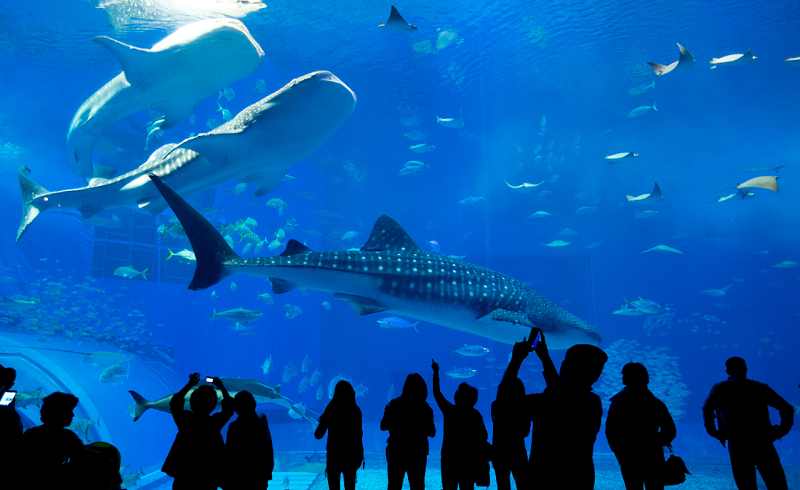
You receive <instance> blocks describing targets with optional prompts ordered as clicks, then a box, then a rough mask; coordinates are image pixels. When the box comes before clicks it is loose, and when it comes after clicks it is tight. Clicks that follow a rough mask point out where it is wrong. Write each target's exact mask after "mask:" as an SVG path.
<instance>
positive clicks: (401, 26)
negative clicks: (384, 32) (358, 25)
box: [378, 5, 418, 32]
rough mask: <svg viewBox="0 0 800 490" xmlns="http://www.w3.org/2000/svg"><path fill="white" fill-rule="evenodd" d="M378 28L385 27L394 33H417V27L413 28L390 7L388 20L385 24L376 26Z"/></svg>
mask: <svg viewBox="0 0 800 490" xmlns="http://www.w3.org/2000/svg"><path fill="white" fill-rule="evenodd" d="M378 27H385V28H387V29H389V30H390V31H395V32H414V31H417V30H418V29H417V26H413V25H411V24H409V23H408V22H406V20H405V19H404V18H403V16H402V15H400V12H398V11H397V9H396V8H394V5H392V11H391V12H390V13H389V20H387V21H386V23H385V24H378Z"/></svg>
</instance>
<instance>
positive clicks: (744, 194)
mask: <svg viewBox="0 0 800 490" xmlns="http://www.w3.org/2000/svg"><path fill="white" fill-rule="evenodd" d="M754 197H756V195H755V193H753V192H745V191H743V190H741V189H739V190H738V191H736V192H731V193H730V194H727V195H724V196H720V197H718V198H717V199H715V200H713V201H705V204H708V203H710V202H725V201H729V200H731V199H733V198H737V199H739V200H745V199H752V198H754Z"/></svg>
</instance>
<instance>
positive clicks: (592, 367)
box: [503, 328, 608, 490]
mask: <svg viewBox="0 0 800 490" xmlns="http://www.w3.org/2000/svg"><path fill="white" fill-rule="evenodd" d="M537 334H538V335H540V338H541V340H540V341H539V342H538V345H537V346H536V347H535V348H534V347H533V344H534V342H533V340H523V341H522V342H517V343H516V344H514V349H513V351H512V357H511V362H510V363H509V365H508V368H507V369H506V373H505V374H504V375H503V380H504V381H506V380H508V379H513V378H516V377H517V373H518V372H519V368H520V366H521V365H522V361H524V360H525V358H526V357H527V356H528V353H530V352H532V351H534V350H535V351H536V354H537V355H538V356H539V359H540V360H541V361H542V365H543V367H544V369H543V374H544V378H545V382H546V383H547V387H546V388H545V390H544V392H543V393H535V394H530V395H525V404H524V406H525V410H526V412H527V413H528V416H529V417H530V419H531V420H532V421H533V431H532V434H531V437H532V442H531V455H530V460H529V462H528V476H529V479H530V481H529V484H530V485H531V486H535V487H536V488H537V489H561V488H569V489H570V490H582V489H586V490H591V489H592V488H594V478H595V476H594V460H593V459H592V452H593V450H594V441H595V439H596V438H597V433H598V432H599V431H600V424H601V419H602V417H603V406H602V403H601V401H600V397H599V396H597V395H596V394H595V393H592V384H594V382H595V381H597V379H598V378H599V377H600V375H601V374H602V373H603V366H604V365H605V363H606V361H607V360H608V356H607V355H606V353H605V352H603V351H602V350H601V349H600V348H598V347H595V346H593V345H588V344H578V345H575V346H572V347H570V348H569V349H568V350H567V353H566V355H565V357H564V361H563V362H562V363H561V371H560V372H559V373H556V371H555V366H554V365H553V361H552V360H551V359H550V354H549V353H548V351H547V345H546V343H545V339H544V332H541V330H539V329H537V328H534V329H532V330H531V337H530V338H531V339H535V338H537Z"/></svg>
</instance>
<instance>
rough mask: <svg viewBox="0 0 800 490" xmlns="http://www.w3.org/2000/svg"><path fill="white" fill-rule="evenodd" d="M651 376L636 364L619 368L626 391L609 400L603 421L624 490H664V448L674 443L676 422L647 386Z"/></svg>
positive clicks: (630, 363)
mask: <svg viewBox="0 0 800 490" xmlns="http://www.w3.org/2000/svg"><path fill="white" fill-rule="evenodd" d="M649 382H650V375H649V374H648V373H647V368H645V367H644V366H643V365H642V364H640V363H638V362H629V363H628V364H626V365H625V366H624V367H623V368H622V384H624V385H625V388H624V389H623V390H622V391H620V392H619V393H617V394H616V395H614V396H613V397H611V407H609V409H608V417H607V418H606V438H607V439H608V445H609V446H610V447H611V450H612V451H614V454H615V455H616V456H617V461H618V462H619V467H620V470H621V471H622V479H623V480H624V481H625V489H626V490H642V488H646V489H647V490H653V489H660V490H663V488H664V481H663V471H664V468H663V466H664V449H663V447H664V446H667V445H669V444H670V443H671V442H672V440H673V439H675V422H674V421H673V420H672V416H671V415H670V414H669V410H667V406H666V405H664V402H662V401H661V400H659V399H658V398H656V396H655V395H653V393H651V392H650V390H648V389H647V384H648V383H649Z"/></svg>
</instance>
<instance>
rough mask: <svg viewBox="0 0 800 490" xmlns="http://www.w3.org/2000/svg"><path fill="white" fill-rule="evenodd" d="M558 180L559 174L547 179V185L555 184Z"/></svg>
mask: <svg viewBox="0 0 800 490" xmlns="http://www.w3.org/2000/svg"><path fill="white" fill-rule="evenodd" d="M557 180H558V174H555V175H553V176H551V177H550V178H549V179H547V183H548V184H552V183H553V182H555V181H557Z"/></svg>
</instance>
